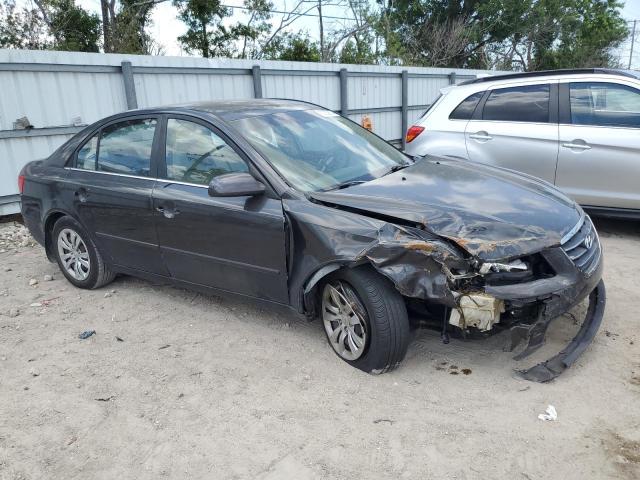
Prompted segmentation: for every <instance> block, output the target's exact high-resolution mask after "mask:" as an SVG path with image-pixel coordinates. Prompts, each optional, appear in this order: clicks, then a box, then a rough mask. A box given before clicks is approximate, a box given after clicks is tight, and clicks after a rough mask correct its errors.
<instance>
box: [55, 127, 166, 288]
mask: <svg viewBox="0 0 640 480" xmlns="http://www.w3.org/2000/svg"><path fill="white" fill-rule="evenodd" d="M157 125H158V118H154V117H151V118H147V117H144V118H138V117H133V118H127V119H126V120H120V121H117V122H114V123H111V124H108V125H106V126H104V127H102V129H101V130H100V131H98V132H97V133H96V134H95V135H93V136H92V137H91V138H89V139H88V140H87V141H86V142H85V143H84V145H82V146H81V147H80V149H79V150H78V152H77V154H76V157H75V159H74V163H73V166H72V167H71V169H70V172H69V175H68V177H67V178H68V181H69V184H68V185H67V187H65V188H68V189H69V190H70V191H69V194H70V196H71V198H73V200H72V201H73V204H74V209H75V211H76V212H77V214H78V217H79V220H80V221H81V222H82V223H83V224H84V226H85V227H86V228H87V229H89V231H90V232H91V233H92V234H93V236H94V238H95V240H96V242H97V243H98V247H99V248H100V251H101V252H102V253H103V254H104V255H106V256H107V258H108V259H109V261H110V263H113V264H115V265H119V266H124V267H127V268H132V269H136V270H142V271H146V272H150V273H154V274H160V275H168V273H167V271H166V268H165V267H164V264H163V262H162V258H161V256H160V249H159V247H158V239H157V235H156V230H155V219H154V215H153V213H154V211H153V208H152V197H151V194H152V191H153V186H154V184H155V172H154V168H153V166H152V163H153V162H152V157H153V156H154V153H155V150H156V149H157V142H159V140H160V139H159V137H158V138H156V133H157V130H158V129H157V128H156V127H157ZM154 139H155V140H154ZM154 142H155V143H154Z"/></svg>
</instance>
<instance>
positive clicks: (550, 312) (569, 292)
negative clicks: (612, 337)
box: [485, 248, 606, 382]
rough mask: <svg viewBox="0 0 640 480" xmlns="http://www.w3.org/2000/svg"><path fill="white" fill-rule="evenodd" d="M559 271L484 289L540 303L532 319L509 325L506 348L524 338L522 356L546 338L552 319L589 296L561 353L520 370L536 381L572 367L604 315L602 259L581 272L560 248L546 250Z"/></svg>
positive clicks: (501, 296)
mask: <svg viewBox="0 0 640 480" xmlns="http://www.w3.org/2000/svg"><path fill="white" fill-rule="evenodd" d="M542 255H543V256H544V257H545V259H546V260H547V262H548V263H549V264H550V265H551V266H552V267H553V268H554V270H555V271H556V272H557V275H556V276H554V277H552V278H548V279H542V280H537V281H533V282H525V283H521V284H513V285H504V286H496V287H491V286H487V287H486V288H485V291H486V292H487V293H488V294H490V295H494V296H495V297H496V298H499V299H502V300H504V301H505V302H509V303H513V302H515V303H520V304H523V305H527V304H528V305H537V306H538V315H537V318H535V321H533V322H523V323H516V324H514V325H513V326H512V327H511V329H510V338H509V344H508V345H507V347H506V350H508V351H512V350H513V349H514V348H515V346H516V345H518V344H519V343H520V342H522V341H525V342H526V347H525V349H524V350H523V351H522V352H521V353H519V354H518V355H516V356H515V357H514V359H515V360H521V359H523V358H525V357H527V356H529V355H531V354H532V353H533V352H535V351H536V350H537V349H538V348H540V347H541V346H542V345H543V344H544V342H545V335H546V332H547V328H548V327H549V325H550V323H551V322H552V321H553V320H555V319H556V318H558V317H559V316H561V315H562V314H564V313H565V312H567V311H569V310H570V309H571V308H573V307H574V306H576V305H577V304H579V303H580V302H582V301H583V300H584V299H585V298H587V297H588V299H589V305H588V307H587V313H586V315H585V318H584V320H583V322H582V326H581V328H580V331H579V332H578V333H577V335H576V336H575V338H574V339H573V340H572V341H571V342H570V343H569V344H568V345H567V347H566V348H564V349H563V350H562V351H561V352H560V353H558V354H557V355H555V356H554V357H552V358H550V359H549V360H547V361H545V362H542V363H540V364H538V365H535V366H534V367H531V368H529V369H526V370H517V372H518V374H519V375H520V376H521V377H522V378H524V379H526V380H531V381H535V382H548V381H550V380H553V379H554V378H556V377H557V376H558V375H560V374H561V373H562V372H563V371H564V370H566V369H567V368H568V367H570V366H571V365H572V364H573V363H574V362H575V361H576V359H577V358H578V357H579V356H580V354H582V352H584V350H585V349H586V348H587V346H588V345H589V344H590V343H591V341H592V340H593V338H594V337H595V335H596V333H597V331H598V328H599V327H600V324H601V323H602V318H603V315H604V309H605V303H606V294H605V287H604V282H603V281H602V270H603V263H602V259H601V258H598V259H597V263H596V264H594V268H593V269H592V270H591V271H589V272H588V273H584V272H581V271H580V270H579V269H577V268H576V266H575V265H574V263H573V262H572V261H571V260H570V259H569V258H568V256H567V255H566V254H565V253H564V252H563V251H562V250H561V249H559V248H558V249H551V250H548V251H546V252H543V253H542Z"/></svg>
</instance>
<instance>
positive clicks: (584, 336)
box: [516, 280, 606, 382]
mask: <svg viewBox="0 0 640 480" xmlns="http://www.w3.org/2000/svg"><path fill="white" fill-rule="evenodd" d="M605 304H606V292H605V288H604V281H602V280H600V282H599V283H598V285H596V288H594V289H593V291H592V292H591V293H590V294H589V306H588V308H587V313H586V315H585V318H584V320H583V322H582V326H581V327H580V330H579V331H578V333H577V334H576V336H575V337H574V338H573V340H571V342H569V344H568V345H567V346H566V347H565V348H564V349H563V350H562V351H561V352H560V353H558V354H557V355H555V356H553V357H551V358H550V359H549V360H546V361H544V362H542V363H539V364H537V365H535V366H533V367H531V368H528V369H526V370H517V372H518V374H519V375H520V376H521V377H522V378H524V379H525V380H531V381H533V382H548V381H550V380H553V379H554V378H556V377H557V376H558V375H560V374H561V373H562V372H564V371H565V370H566V369H567V368H569V367H570V366H571V365H573V363H574V362H575V361H576V360H577V359H578V357H579V356H580V355H581V354H582V352H584V351H585V350H586V348H587V346H589V344H590V343H591V342H592V341H593V339H594V337H595V336H596V333H597V332H598V328H600V324H601V323H602V317H603V316H604V307H605ZM549 321H550V320H547V325H548V323H549ZM544 331H545V332H546V325H545V327H544ZM533 339H534V337H533V336H532V337H530V341H529V345H528V346H527V348H526V349H525V351H524V352H522V353H521V354H519V355H517V356H516V359H517V360H520V359H522V358H524V357H525V356H527V355H529V354H530V353H532V351H533V350H536V349H537V348H538V346H536V345H535V344H534V345H532V344H531V340H533ZM542 342H544V332H543V338H542ZM540 345H541V344H540ZM532 347H533V348H532Z"/></svg>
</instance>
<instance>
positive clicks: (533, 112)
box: [482, 85, 550, 123]
mask: <svg viewBox="0 0 640 480" xmlns="http://www.w3.org/2000/svg"><path fill="white" fill-rule="evenodd" d="M549 91H550V87H549V85H523V86H519V87H509V88H499V89H495V90H492V91H491V93H490V94H489V97H488V98H487V101H486V103H485V105H484V109H483V111H482V119H483V120H493V121H496V120H497V121H506V122H533V123H547V122H549V98H550V95H549Z"/></svg>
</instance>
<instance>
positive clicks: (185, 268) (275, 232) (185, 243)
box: [153, 116, 289, 303]
mask: <svg viewBox="0 0 640 480" xmlns="http://www.w3.org/2000/svg"><path fill="white" fill-rule="evenodd" d="M164 158H165V159H166V162H165V164H164V166H163V167H161V172H159V176H160V177H161V178H162V179H161V180H159V181H158V185H157V187H156V188H155V190H154V192H153V202H154V208H155V209H156V214H155V215H156V225H157V230H158V237H159V241H160V248H161V251H162V255H163V258H164V261H165V263H166V265H167V268H168V270H169V272H170V274H171V276H173V277H174V278H176V279H178V280H182V281H186V282H190V283H194V284H199V285H206V286H209V287H214V288H217V289H221V290H225V291H230V292H234V293H239V294H243V295H248V296H252V297H258V298H262V299H266V300H271V301H275V302H280V303H287V302H288V297H289V296H288V289H287V270H286V257H285V255H286V251H285V229H284V224H285V222H284V214H283V211H282V202H281V200H280V199H279V198H275V196H274V195H270V194H268V193H267V194H264V195H260V196H256V197H248V196H242V197H226V198H220V197H218V198H214V197H211V196H209V194H208V185H209V182H210V181H211V179H212V178H213V177H215V176H217V175H222V174H225V173H231V172H248V171H249V166H248V161H247V159H246V158H245V157H244V155H242V153H241V152H240V150H239V149H238V148H237V147H236V146H235V145H233V144H232V143H231V142H230V141H229V140H228V139H227V138H226V137H225V136H224V135H223V134H222V133H221V132H220V131H218V130H217V129H215V128H213V127H212V126H211V125H209V124H207V123H205V122H201V121H200V120H197V119H194V118H191V117H182V116H180V117H175V118H169V119H168V120H167V125H166V153H165V155H164ZM161 165H162V163H161Z"/></svg>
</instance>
